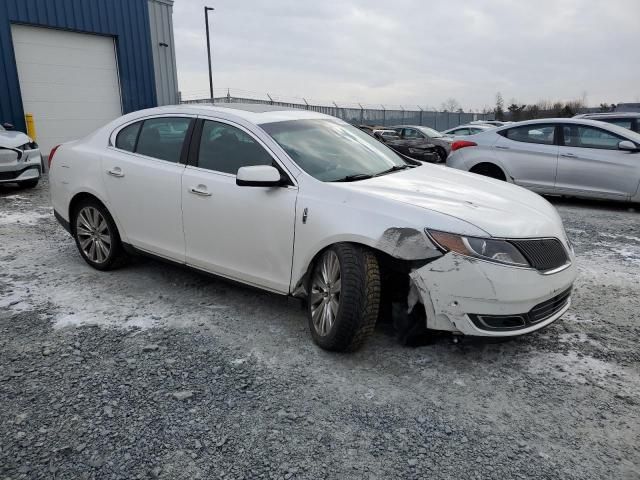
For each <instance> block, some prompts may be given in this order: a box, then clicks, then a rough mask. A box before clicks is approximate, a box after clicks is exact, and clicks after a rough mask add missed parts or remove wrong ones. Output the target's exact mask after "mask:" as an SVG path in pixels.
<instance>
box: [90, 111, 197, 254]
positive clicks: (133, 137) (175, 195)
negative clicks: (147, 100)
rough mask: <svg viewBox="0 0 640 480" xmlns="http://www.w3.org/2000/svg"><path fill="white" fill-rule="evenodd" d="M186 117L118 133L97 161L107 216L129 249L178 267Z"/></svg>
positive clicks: (137, 125) (181, 241) (181, 246)
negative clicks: (112, 144)
mask: <svg viewBox="0 0 640 480" xmlns="http://www.w3.org/2000/svg"><path fill="white" fill-rule="evenodd" d="M192 121H194V120H193V119H192V118H189V117H180V116H173V117H154V118H149V119H146V120H143V121H139V122H136V123H133V124H131V125H128V126H125V127H124V128H122V129H121V130H120V131H119V132H118V133H117V135H116V137H115V142H114V147H110V148H108V149H106V153H105V154H104V155H103V156H102V175H103V178H104V183H105V186H106V189H107V196H108V201H109V211H110V212H111V213H112V214H113V216H114V217H115V218H116V219H117V221H118V222H119V224H120V226H121V227H122V228H123V230H124V233H125V235H126V237H127V240H128V241H129V243H131V244H132V245H134V246H135V247H137V248H140V249H141V250H145V251H148V252H151V253H154V254H156V255H160V256H163V257H166V258H169V259H171V260H175V261H179V262H184V234H183V231H182V206H181V202H182V199H181V179H182V172H183V171H184V164H182V163H180V159H181V156H182V150H183V146H184V143H185V138H186V136H187V132H188V131H189V126H190V124H191V122H192Z"/></svg>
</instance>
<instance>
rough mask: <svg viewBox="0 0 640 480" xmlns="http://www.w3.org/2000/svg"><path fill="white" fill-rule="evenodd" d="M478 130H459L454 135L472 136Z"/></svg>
mask: <svg viewBox="0 0 640 480" xmlns="http://www.w3.org/2000/svg"><path fill="white" fill-rule="evenodd" d="M476 131H477V130H471V129H469V128H459V129H458V130H454V131H453V132H451V133H453V134H454V135H471V133H472V132H473V133H475V132H476Z"/></svg>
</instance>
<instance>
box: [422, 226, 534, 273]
mask: <svg viewBox="0 0 640 480" xmlns="http://www.w3.org/2000/svg"><path fill="white" fill-rule="evenodd" d="M427 234H428V235H429V237H430V238H431V239H432V240H433V241H434V242H435V244H436V245H437V246H438V247H440V248H441V249H442V250H443V251H445V252H456V253H459V254H460V255H466V256H467V257H475V258H479V259H481V260H486V261H489V262H494V263H501V264H503V265H513V266H516V267H530V266H531V265H530V264H529V262H528V261H527V259H526V258H524V256H523V255H522V253H520V251H519V250H518V249H517V248H516V247H514V246H513V245H512V244H510V243H509V242H508V241H506V240H496V239H493V238H481V237H467V236H464V235H456V234H454V233H447V232H439V231H437V230H427Z"/></svg>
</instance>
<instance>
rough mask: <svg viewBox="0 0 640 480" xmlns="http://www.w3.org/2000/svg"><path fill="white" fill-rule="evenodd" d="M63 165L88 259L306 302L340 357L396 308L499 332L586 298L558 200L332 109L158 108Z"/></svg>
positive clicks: (475, 331) (440, 325)
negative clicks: (223, 281) (399, 149)
mask: <svg viewBox="0 0 640 480" xmlns="http://www.w3.org/2000/svg"><path fill="white" fill-rule="evenodd" d="M50 162H51V164H50V185H51V199H52V202H53V207H54V212H55V215H56V217H57V218H58V220H59V221H60V223H62V225H64V226H65V228H66V229H67V230H68V231H69V232H70V233H71V234H72V235H73V237H74V238H75V241H76V244H77V246H78V250H79V252H80V254H81V255H82V257H83V258H84V259H85V261H86V262H87V263H88V264H89V265H91V266H92V267H94V268H97V269H99V270H108V269H111V268H114V267H116V266H118V265H121V264H122V263H123V262H124V261H125V260H126V257H127V253H144V254H146V255H152V256H156V257H161V258H163V259H167V260H170V261H173V262H176V263H179V264H184V265H187V266H189V267H191V268H195V269H198V270H202V271H206V272H209V273H212V274H216V275H218V276H221V277H225V278H229V279H232V280H235V281H238V282H242V283H245V284H248V285H252V286H255V287H259V288H262V289H265V290H268V291H271V292H274V293H278V294H282V295H292V296H296V297H301V298H304V299H305V300H306V305H307V315H308V322H309V329H310V332H311V336H312V337H313V339H314V341H315V342H316V343H317V344H318V345H320V346H321V347H323V348H326V349H330V350H354V349H356V348H358V347H359V346H360V345H362V343H363V342H364V340H365V339H366V338H367V337H368V336H369V335H370V334H371V333H372V331H373V329H374V326H375V323H376V321H377V320H378V317H379V316H380V315H387V313H385V312H388V311H389V310H390V309H386V308H385V305H387V303H385V302H391V301H394V302H400V303H401V304H402V305H403V310H404V311H405V312H406V311H408V312H411V315H412V317H411V318H412V319H413V321H414V323H413V324H412V326H411V327H412V328H413V327H416V328H422V329H424V328H430V329H436V330H445V331H451V332H454V333H458V334H467V335H481V336H494V337H495V336H499V337H504V336H513V335H521V334H524V333H529V332H532V331H535V330H538V329H540V328H542V327H544V326H546V325H549V324H550V323H551V322H553V321H555V320H557V319H558V318H559V317H560V316H561V315H562V314H563V313H564V312H565V311H566V310H567V309H568V308H569V304H570V294H571V286H572V284H573V281H574V279H575V275H576V266H575V256H574V253H573V250H572V248H571V245H570V244H569V241H568V239H567V236H566V234H565V231H564V228H563V226H562V222H561V220H560V217H559V215H558V213H557V212H556V210H555V209H554V207H553V206H551V205H550V204H549V203H548V202H547V201H546V200H544V199H543V198H542V197H540V196H538V195H536V194H534V193H531V192H529V191H527V190H525V189H522V188H519V187H516V186H513V185H509V184H508V183H505V182H499V181H496V180H492V179H488V178H482V177H479V176H477V175H472V174H468V173H464V172H458V171H455V170H451V169H446V168H442V167H438V166H433V165H428V164H425V165H423V164H420V162H416V161H412V160H405V159H404V158H403V157H401V156H399V155H398V154H396V153H395V152H394V151H393V150H391V149H389V148H388V147H387V146H386V145H384V144H383V143H381V142H379V141H377V140H375V139H374V138H373V137H371V136H370V135H367V134H366V133H364V132H362V131H360V130H359V129H357V128H356V127H353V126H351V125H349V124H347V123H345V122H343V121H341V120H339V119H337V118H333V117H329V116H327V115H322V114H319V113H315V112H311V111H306V110H293V109H290V110H285V109H282V108H279V107H273V106H269V105H241V104H229V105H227V106H223V105H220V106H206V105H198V106H196V105H193V106H171V107H161V108H154V109H150V110H143V111H139V112H135V113H132V114H129V115H126V116H124V117H121V118H119V119H117V120H115V121H113V122H111V123H109V124H108V125H106V126H105V127H103V128H101V129H100V130H98V131H96V132H95V133H93V134H91V135H89V136H88V137H87V138H85V139H83V140H79V141H75V142H70V143H66V144H63V145H62V146H59V147H57V148H56V149H54V151H52V154H51V156H50ZM382 299H385V300H384V301H383V300H382Z"/></svg>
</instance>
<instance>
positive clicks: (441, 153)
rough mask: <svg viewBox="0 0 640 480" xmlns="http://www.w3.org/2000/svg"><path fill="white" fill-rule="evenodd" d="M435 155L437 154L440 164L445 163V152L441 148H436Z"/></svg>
mask: <svg viewBox="0 0 640 480" xmlns="http://www.w3.org/2000/svg"><path fill="white" fill-rule="evenodd" d="M436 153H437V154H438V158H439V159H440V163H444V162H446V161H447V151H446V150H445V149H444V148H442V147H438V148H437V149H436Z"/></svg>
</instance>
